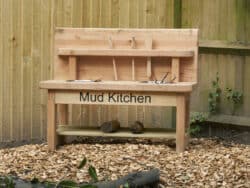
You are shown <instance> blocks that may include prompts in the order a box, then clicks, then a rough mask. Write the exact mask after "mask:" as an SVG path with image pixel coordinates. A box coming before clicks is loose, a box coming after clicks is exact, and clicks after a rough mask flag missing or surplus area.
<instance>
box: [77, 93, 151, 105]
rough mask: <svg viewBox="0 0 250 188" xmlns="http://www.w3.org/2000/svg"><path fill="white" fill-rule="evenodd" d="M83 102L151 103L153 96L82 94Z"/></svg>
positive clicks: (81, 99)
mask: <svg viewBox="0 0 250 188" xmlns="http://www.w3.org/2000/svg"><path fill="white" fill-rule="evenodd" d="M80 101H81V102H100V103H101V102H103V103H107V102H108V103H145V104H150V103H151V96H149V95H136V94H132V93H126V94H124V93H115V92H108V93H91V92H82V91H81V92H80Z"/></svg>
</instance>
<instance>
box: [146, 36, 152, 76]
mask: <svg viewBox="0 0 250 188" xmlns="http://www.w3.org/2000/svg"><path fill="white" fill-rule="evenodd" d="M152 44H153V41H152V38H151V37H150V38H147V39H146V41H145V46H146V48H147V49H148V50H152ZM151 69H152V65H151V57H148V58H147V77H148V79H149V80H150V78H151V76H152V70H151Z"/></svg>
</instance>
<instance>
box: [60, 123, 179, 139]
mask: <svg viewBox="0 0 250 188" xmlns="http://www.w3.org/2000/svg"><path fill="white" fill-rule="evenodd" d="M57 133H58V134H59V135H75V136H105V137H135V138H167V139H175V137H176V136H175V133H174V132H169V131H164V130H159V131H155V130H150V129H149V130H145V132H144V133H143V134H132V133H131V132H130V131H129V130H126V129H121V130H119V131H118V132H116V133H103V132H101V131H100V130H99V129H94V128H92V129H90V128H79V127H71V126H62V125H59V128H58V129H57Z"/></svg>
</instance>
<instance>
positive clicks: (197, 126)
mask: <svg viewBox="0 0 250 188" xmlns="http://www.w3.org/2000/svg"><path fill="white" fill-rule="evenodd" d="M207 118H208V116H207V114H205V113H203V112H193V113H191V116H190V127H189V129H188V134H189V135H191V136H195V135H197V134H198V133H199V132H200V131H201V127H202V124H203V123H204V122H205V121H206V120H207Z"/></svg>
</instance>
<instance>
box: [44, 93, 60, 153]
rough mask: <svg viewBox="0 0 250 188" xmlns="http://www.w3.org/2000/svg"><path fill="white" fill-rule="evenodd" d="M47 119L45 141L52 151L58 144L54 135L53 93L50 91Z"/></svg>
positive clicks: (54, 107)
mask: <svg viewBox="0 0 250 188" xmlns="http://www.w3.org/2000/svg"><path fill="white" fill-rule="evenodd" d="M47 111H48V115H47V117H48V119H47V140H48V148H49V150H51V151H53V150H55V149H56V146H57V144H58V138H57V137H58V136H57V134H56V104H55V93H54V92H52V91H49V92H48V110H47Z"/></svg>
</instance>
